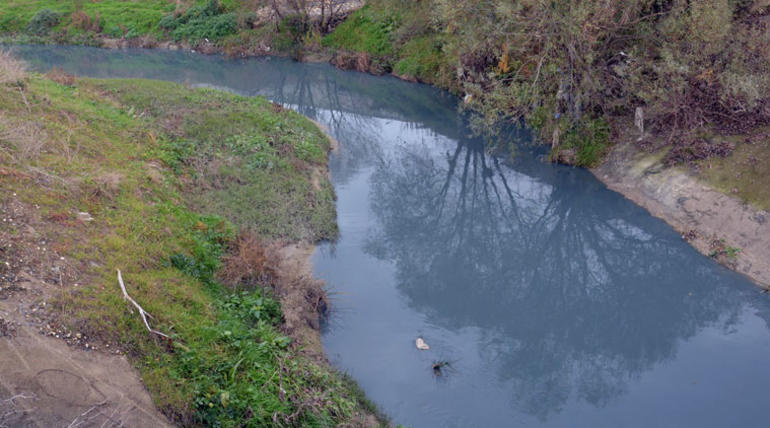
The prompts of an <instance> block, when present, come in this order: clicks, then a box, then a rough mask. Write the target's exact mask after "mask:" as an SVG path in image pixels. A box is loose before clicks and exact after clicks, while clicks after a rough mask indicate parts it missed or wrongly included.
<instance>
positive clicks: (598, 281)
mask: <svg viewBox="0 0 770 428" xmlns="http://www.w3.org/2000/svg"><path fill="white" fill-rule="evenodd" d="M16 50H17V52H18V53H19V54H20V55H21V56H23V57H24V58H25V59H26V60H27V61H28V62H29V63H30V64H31V65H32V66H33V67H35V68H36V69H38V70H46V69H48V68H50V67H52V66H57V67H61V68H63V69H64V70H65V71H68V72H71V73H76V74H79V75H86V76H93V77H144V78H152V79H163V80H173V81H177V82H187V83H189V84H191V85H198V86H208V87H216V88H221V89H225V90H229V91H232V92H236V93H239V94H243V95H263V96H266V97H268V98H270V99H272V100H274V101H276V102H281V103H284V104H286V105H289V106H292V107H293V108H296V109H297V110H298V111H300V112H301V113H303V114H305V115H307V116H309V117H312V118H314V119H316V120H318V121H319V122H321V123H323V124H325V125H326V126H327V127H328V128H329V130H330V131H331V134H332V135H333V136H334V137H335V138H337V139H338V140H339V141H340V143H341V145H340V148H339V150H338V151H337V152H335V153H333V154H332V156H331V160H330V168H331V175H332V181H333V184H334V187H335V189H336V191H337V195H338V198H339V199H338V204H337V210H338V220H339V226H340V231H341V236H340V239H339V240H338V241H337V242H335V243H324V244H321V245H319V247H318V250H317V251H316V254H315V256H314V267H315V272H316V274H317V276H319V277H320V278H323V279H325V280H326V281H327V283H328V288H329V292H330V295H331V298H332V303H333V304H332V308H333V309H332V311H331V313H330V316H329V319H328V321H327V322H326V324H325V325H324V327H323V343H324V347H325V349H326V352H327V353H328V355H329V357H330V359H331V361H332V363H333V364H334V365H335V366H336V367H338V368H340V369H341V370H343V371H346V372H348V373H350V374H351V375H352V376H353V377H354V378H355V379H356V380H357V381H358V383H359V384H360V385H361V387H362V388H363V389H364V390H365V391H366V393H367V395H368V396H369V398H371V399H372V400H373V401H374V402H376V403H377V404H378V405H379V406H380V407H381V408H382V409H383V411H384V412H385V413H386V414H387V415H389V416H390V417H391V418H392V419H393V421H394V422H396V423H402V424H405V425H409V426H414V427H452V426H457V427H470V426H480V427H496V426H535V427H538V426H548V427H574V426H581V427H648V426H656V427H765V426H770V415H768V411H770V391H769V389H770V329H769V327H768V326H769V324H768V321H770V302H768V298H767V297H766V296H765V295H762V294H761V293H760V292H759V291H758V289H756V288H755V287H754V286H753V285H752V284H750V283H749V282H748V281H747V280H746V279H744V278H743V277H741V276H739V275H737V274H734V273H732V272H730V271H728V270H726V269H724V268H723V267H721V266H719V265H717V264H716V263H714V262H713V261H712V260H710V259H708V258H706V257H704V256H702V255H700V254H698V253H697V252H696V251H695V250H693V249H692V248H691V247H690V246H689V245H688V244H687V243H686V242H684V241H683V240H682V238H681V237H680V236H679V235H678V234H677V233H676V232H674V231H673V230H672V229H671V228H670V227H668V226H667V225H666V224H664V223H663V222H661V221H660V220H658V219H655V218H653V217H651V216H650V215H649V214H648V213H647V212H646V211H644V210H643V209H641V208H639V207H637V206H635V205H634V204H633V203H631V202H629V201H628V200H626V199H624V198H623V197H622V196H621V195H619V194H617V193H614V192H612V191H610V190H608V189H607V188H606V187H605V186H604V185H602V184H601V183H600V182H598V181H597V180H596V179H595V178H594V177H593V176H592V175H591V174H590V173H588V172H587V171H585V170H582V169H576V168H569V167H563V166H557V165H551V164H548V163H545V162H543V161H542V153H541V152H540V151H539V150H538V149H536V148H533V147H532V145H531V144H528V143H529V142H530V141H531V137H530V136H529V135H528V133H527V132H526V131H525V130H509V131H505V132H501V133H500V135H499V136H498V137H496V138H497V139H498V140H499V141H502V142H512V143H513V147H514V148H513V150H514V154H513V155H512V156H511V155H509V154H505V155H502V156H491V155H490V154H489V153H488V152H487V151H485V142H484V141H481V139H479V138H477V137H474V136H473V134H472V133H471V132H470V131H469V129H468V128H467V126H466V123H465V120H464V117H463V115H461V114H459V113H458V112H457V108H456V106H457V101H456V99H455V98H454V97H452V96H450V95H448V94H446V93H444V92H441V91H439V90H436V89H434V88H430V87H427V86H422V85H417V84H411V83H406V82H401V81H398V80H396V79H393V78H388V77H373V76H369V75H364V74H359V73H353V72H344V71H339V70H335V69H334V68H332V67H330V66H328V65H324V64H299V63H295V62H292V61H289V60H284V59H276V58H265V59H249V60H227V59H224V58H221V57H218V56H202V55H197V54H192V53H182V52H167V51H146V50H119V51H105V50H98V49H91V48H79V47H78V48H76V47H40V46H37V47H18V48H16ZM417 337H422V338H424V340H425V341H426V342H427V343H428V344H429V345H430V347H431V349H430V350H429V351H419V350H417V349H416V347H415V339H416V338H417ZM435 361H447V362H449V363H450V365H449V366H448V367H445V369H444V370H443V371H442V374H441V376H437V375H436V373H434V371H433V370H432V369H431V365H432V363H433V362H435Z"/></svg>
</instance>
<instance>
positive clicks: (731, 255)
mask: <svg viewBox="0 0 770 428" xmlns="http://www.w3.org/2000/svg"><path fill="white" fill-rule="evenodd" d="M741 251H743V250H741V249H740V248H738V247H733V246H730V245H727V242H726V241H725V240H724V239H717V238H714V239H712V240H711V252H710V253H709V257H711V258H715V259H717V258H719V257H721V256H724V257H726V258H727V259H729V260H731V261H734V260H735V259H736V258H737V257H738V254H740V253H741Z"/></svg>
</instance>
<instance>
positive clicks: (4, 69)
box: [0, 49, 27, 85]
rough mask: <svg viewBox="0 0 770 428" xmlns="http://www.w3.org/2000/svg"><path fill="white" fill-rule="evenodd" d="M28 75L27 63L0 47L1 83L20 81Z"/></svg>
mask: <svg viewBox="0 0 770 428" xmlns="http://www.w3.org/2000/svg"><path fill="white" fill-rule="evenodd" d="M25 77H27V71H26V64H24V62H23V61H20V60H18V59H16V58H15V57H14V56H13V55H11V53H10V52H9V51H7V50H2V49H0V85H5V84H8V83H18V82H21V81H22V80H24V78H25Z"/></svg>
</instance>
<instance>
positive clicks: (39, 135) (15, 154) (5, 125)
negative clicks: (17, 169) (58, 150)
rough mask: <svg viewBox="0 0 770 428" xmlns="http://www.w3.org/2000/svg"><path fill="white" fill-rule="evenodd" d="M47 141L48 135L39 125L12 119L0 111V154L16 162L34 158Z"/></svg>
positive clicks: (38, 154)
mask: <svg viewBox="0 0 770 428" xmlns="http://www.w3.org/2000/svg"><path fill="white" fill-rule="evenodd" d="M47 141H48V136H47V135H46V133H45V130H44V129H43V128H42V127H40V125H38V124H36V123H32V122H26V121H13V120H11V119H9V118H8V117H6V116H5V115H4V114H2V112H0V154H3V155H5V156H9V157H10V158H11V159H13V160H14V161H16V162H19V161H29V160H35V159H37V158H38V156H40V153H41V152H42V150H43V148H44V146H45V145H46V142H47Z"/></svg>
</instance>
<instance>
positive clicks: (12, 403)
mask: <svg viewBox="0 0 770 428" xmlns="http://www.w3.org/2000/svg"><path fill="white" fill-rule="evenodd" d="M36 398H37V396H36V395H35V394H31V395H27V394H24V393H21V394H16V395H14V396H11V397H8V398H6V399H3V400H0V428H6V427H11V426H16V425H17V424H18V422H19V421H18V420H17V418H14V416H18V415H22V416H23V411H22V410H20V409H19V403H17V402H16V400H30V399H33V400H34V399H36ZM27 410H29V409H27Z"/></svg>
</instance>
